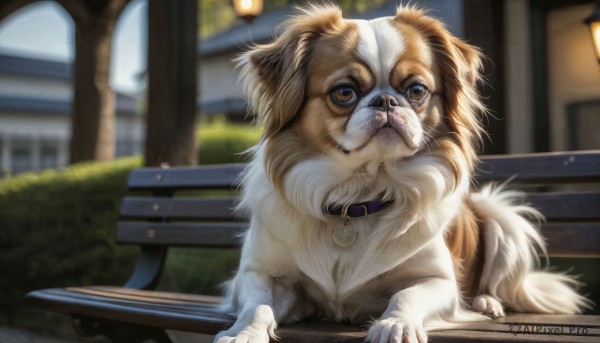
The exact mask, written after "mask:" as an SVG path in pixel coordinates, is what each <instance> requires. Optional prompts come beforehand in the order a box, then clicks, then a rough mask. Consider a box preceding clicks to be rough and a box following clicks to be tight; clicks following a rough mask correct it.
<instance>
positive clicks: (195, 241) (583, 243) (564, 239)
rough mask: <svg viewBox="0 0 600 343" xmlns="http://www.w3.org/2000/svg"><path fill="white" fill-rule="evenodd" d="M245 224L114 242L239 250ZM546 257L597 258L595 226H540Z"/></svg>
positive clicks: (185, 228)
mask: <svg viewBox="0 0 600 343" xmlns="http://www.w3.org/2000/svg"><path fill="white" fill-rule="evenodd" d="M247 226H248V224H246V223H160V222H157V223H153V222H126V221H122V222H119V224H118V226H117V234H116V235H117V237H116V239H117V241H118V242H121V243H127V244H144V245H175V246H191V245H200V246H216V247H226V248H233V247H239V246H240V242H241V239H240V238H239V235H240V234H241V233H243V232H245V231H246V229H247ZM542 234H543V235H544V237H547V239H548V252H549V254H550V255H573V256H576V255H585V256H593V255H600V232H599V231H598V226H597V224H590V223H566V222H565V223H544V224H542Z"/></svg>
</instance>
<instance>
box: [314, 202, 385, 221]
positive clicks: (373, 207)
mask: <svg viewBox="0 0 600 343" xmlns="http://www.w3.org/2000/svg"><path fill="white" fill-rule="evenodd" d="M393 203H394V200H388V201H383V200H371V201H365V202H361V203H358V204H351V205H349V206H348V210H347V211H346V214H347V215H348V217H364V216H366V215H369V214H373V213H377V212H380V211H383V210H385V209H386V208H388V207H389V206H390V205H391V204H393ZM343 212H344V206H335V205H331V206H329V207H327V209H326V213H327V214H331V215H341V214H343Z"/></svg>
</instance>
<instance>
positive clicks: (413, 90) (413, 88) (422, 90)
mask: <svg viewBox="0 0 600 343" xmlns="http://www.w3.org/2000/svg"><path fill="white" fill-rule="evenodd" d="M427 93H428V91H427V88H426V87H425V86H423V85H422V84H420V83H413V84H412V85H410V86H409V87H408V89H407V91H406V96H407V97H408V99H409V100H411V101H414V102H422V101H423V100H425V97H426V96H427Z"/></svg>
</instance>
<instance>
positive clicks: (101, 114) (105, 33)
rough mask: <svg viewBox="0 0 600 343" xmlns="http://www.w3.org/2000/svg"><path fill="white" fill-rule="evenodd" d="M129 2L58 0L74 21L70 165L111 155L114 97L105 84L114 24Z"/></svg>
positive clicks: (106, 157) (107, 78) (108, 73)
mask: <svg viewBox="0 0 600 343" xmlns="http://www.w3.org/2000/svg"><path fill="white" fill-rule="evenodd" d="M128 2H129V0H104V1H98V0H97V1H85V2H83V1H81V2H78V3H77V2H73V1H69V0H59V3H61V4H63V6H64V7H65V9H66V10H67V11H68V12H69V13H70V14H71V16H72V17H73V19H74V21H75V29H76V36H75V52H76V54H75V66H74V80H73V88H74V96H73V108H72V111H73V114H72V126H71V132H72V134H71V163H76V162H81V161H90V160H98V161H107V160H111V159H112V158H113V157H114V152H115V120H116V116H115V103H116V101H115V94H114V92H113V90H112V88H111V86H110V84H109V77H110V65H111V51H112V38H113V32H114V28H115V24H116V21H117V19H118V18H119V15H120V14H121V12H122V10H123V9H124V8H125V6H126V5H127V3H128Z"/></svg>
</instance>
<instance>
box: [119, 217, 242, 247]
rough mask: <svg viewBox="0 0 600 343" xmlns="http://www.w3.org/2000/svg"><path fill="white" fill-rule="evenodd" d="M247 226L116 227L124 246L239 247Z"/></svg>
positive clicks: (138, 224) (150, 224)
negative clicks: (241, 235)
mask: <svg viewBox="0 0 600 343" xmlns="http://www.w3.org/2000/svg"><path fill="white" fill-rule="evenodd" d="M247 227H248V224H246V223H160V222H157V223H154V222H126V221H121V222H119V223H118V224H117V233H116V240H117V242H120V243H127V244H144V245H174V246H192V245H193V246H211V247H224V248H232V247H239V245H240V243H241V238H240V237H239V236H240V234H241V233H243V232H245V231H246V229H247Z"/></svg>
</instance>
